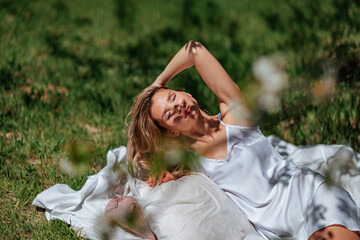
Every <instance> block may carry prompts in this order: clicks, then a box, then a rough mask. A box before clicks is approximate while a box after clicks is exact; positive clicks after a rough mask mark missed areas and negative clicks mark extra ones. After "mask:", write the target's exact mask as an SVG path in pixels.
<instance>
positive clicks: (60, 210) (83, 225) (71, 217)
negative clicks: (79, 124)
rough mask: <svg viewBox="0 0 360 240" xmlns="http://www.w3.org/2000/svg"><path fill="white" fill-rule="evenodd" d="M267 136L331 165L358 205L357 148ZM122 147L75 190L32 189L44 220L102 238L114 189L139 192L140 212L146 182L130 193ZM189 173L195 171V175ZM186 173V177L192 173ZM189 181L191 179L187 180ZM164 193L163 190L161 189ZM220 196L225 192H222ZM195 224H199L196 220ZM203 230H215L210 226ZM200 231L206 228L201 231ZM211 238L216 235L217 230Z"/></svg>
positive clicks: (283, 149)
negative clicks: (302, 143) (121, 170)
mask: <svg viewBox="0 0 360 240" xmlns="http://www.w3.org/2000/svg"><path fill="white" fill-rule="evenodd" d="M269 140H270V141H271V143H272V144H273V145H274V147H275V149H277V150H278V152H279V153H280V154H281V155H282V156H283V157H284V158H288V159H290V160H291V161H293V162H294V163H295V164H297V165H300V166H306V167H310V168H312V169H313V170H316V171H319V172H321V173H323V174H325V173H328V172H330V169H335V170H332V172H330V173H331V174H332V176H333V177H334V178H335V180H336V181H338V182H340V183H341V184H342V185H343V186H344V188H345V189H346V190H347V191H348V192H349V193H350V195H351V196H352V197H353V198H354V200H355V202H356V203H357V204H358V206H360V188H359V186H360V174H359V169H360V154H358V153H356V152H354V151H353V150H352V149H351V148H349V147H345V146H342V145H330V146H326V145H314V146H301V147H296V146H294V145H292V144H290V143H287V142H285V141H282V140H281V139H279V138H277V137H274V136H269ZM125 153H126V148H125V147H123V146H122V147H119V148H117V149H114V150H110V151H109V152H108V154H107V165H106V166H105V167H104V168H103V169H102V170H101V171H100V172H99V173H98V174H96V175H93V176H89V177H88V179H87V181H86V182H85V184H84V186H83V187H82V188H81V189H80V190H79V191H74V190H72V189H71V188H70V187H69V186H67V185H65V184H56V185H54V186H52V187H50V188H49V189H46V190H44V191H43V192H41V193H40V194H39V195H37V197H36V198H35V199H34V201H33V204H34V205H36V206H38V207H41V208H44V209H45V215H46V218H47V220H51V219H60V220H62V221H64V222H67V223H68V224H70V225H71V226H73V227H74V228H76V229H80V231H81V232H80V233H83V234H85V235H86V237H87V238H89V239H101V232H102V231H103V230H104V229H103V228H102V227H101V222H100V223H99V219H101V218H102V217H103V215H104V211H105V206H106V204H107V203H108V201H109V199H110V198H112V197H113V196H114V195H115V194H120V195H132V196H134V195H137V196H134V197H135V198H138V200H139V205H142V207H143V208H144V209H143V210H145V213H146V206H147V207H149V206H151V199H149V200H150V201H144V199H143V198H141V196H139V192H138V191H135V190H134V189H137V190H139V186H142V189H143V190H142V191H145V192H146V188H144V186H143V183H141V182H139V181H138V182H137V184H140V185H137V188H134V186H136V185H132V186H133V187H132V189H133V191H135V192H134V193H135V194H133V193H132V192H131V191H130V187H129V183H127V181H126V176H124V175H123V176H119V175H118V174H116V173H115V169H116V168H118V167H119V165H124V164H126V160H125ZM329 166H330V168H329ZM194 176H195V177H196V176H199V175H194ZM189 177H190V179H191V176H189ZM180 180H181V181H184V179H183V180H182V179H179V180H177V181H180ZM177 181H175V182H173V183H171V182H169V183H167V184H170V185H172V186H176V185H177V183H176V182H177ZM189 182H192V180H191V181H189ZM206 182H207V181H205V183H206ZM130 183H131V181H130ZM192 184H193V183H192ZM206 184H207V183H206ZM170 185H166V184H164V185H161V186H160V187H159V188H158V189H159V190H154V191H158V192H155V195H154V196H157V197H158V196H161V192H162V191H163V190H165V189H166V188H169V186H170ZM210 185H211V184H210ZM210 185H209V186H210ZM215 187H216V185H215ZM174 189H175V188H174ZM204 189H206V188H204ZM216 191H217V190H215V192H216ZM205 192H206V191H205ZM147 194H149V193H147ZM159 194H160V195H159ZM164 194H165V195H166V193H164ZM165 195H164V196H165ZM210 195H211V194H209V196H210ZM215 195H216V194H215ZM144 196H145V195H144ZM166 196H168V195H166ZM224 196H226V195H225V193H224ZM219 199H222V197H219V196H218V197H217V198H216V199H215V200H214V201H215V202H216V201H220V200H219ZM180 200H181V199H180ZM201 201H203V199H199V202H198V204H201ZM221 201H222V200H221ZM193 204H196V203H193ZM154 206H155V205H154ZM159 206H160V205H158V207H159ZM199 206H201V205H199ZM148 209H149V208H148ZM220 210H221V209H220ZM220 210H219V211H220ZM227 211H228V210H227ZM150 212H151V211H150ZM239 213H240V212H239ZM239 213H236V214H239ZM204 214H205V215H204V216H206V211H204ZM240 215H241V214H240ZM154 216H155V217H156V215H153V217H154ZM151 217H152V216H151V215H149V216H147V221H148V222H150V221H151V222H152V223H156V222H157V221H158V220H159V219H152V220H151ZM192 220H194V219H188V222H191V221H192ZM158 222H159V221H158ZM160 222H161V221H160ZM240 222H241V221H240ZM195 224H198V223H195ZM240 224H241V223H240ZM149 225H151V224H149ZM199 226H201V225H200V224H199ZM205 227H206V226H205ZM240 227H243V229H245V230H244V233H251V232H252V230H249V226H248V225H246V224H245V225H244V226H240ZM153 228H154V229H153V230H155V233H156V231H158V230H156V226H153ZM208 230H209V231H214V232H216V231H215V229H208ZM199 232H202V233H206V231H199ZM158 234H159V232H158ZM161 234H162V233H161ZM161 234H160V235H161ZM245 235H246V234H245ZM244 237H246V236H244ZM112 238H113V239H123V240H138V239H140V238H138V237H135V236H133V235H131V234H129V233H127V232H125V231H123V230H122V229H120V228H116V230H115V232H114V233H113V235H112ZM183 239H186V238H183ZM210 239H211V238H210ZM214 239H216V236H215V238H214ZM245 239H246V240H250V239H259V238H258V235H256V234H250V235H248V236H247V238H245Z"/></svg>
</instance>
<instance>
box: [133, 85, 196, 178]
mask: <svg viewBox="0 0 360 240" xmlns="http://www.w3.org/2000/svg"><path fill="white" fill-rule="evenodd" d="M162 89H168V88H166V87H157V86H150V87H147V88H145V89H144V90H143V91H142V92H141V93H139V95H137V97H136V98H135V100H134V104H133V106H132V109H131V111H130V112H129V114H128V116H127V119H128V118H129V117H130V116H131V123H130V125H129V126H128V142H127V152H126V157H127V159H128V162H129V172H130V174H131V175H132V176H134V177H137V178H140V179H143V180H144V179H146V178H147V177H149V176H150V175H152V174H153V167H154V162H153V160H154V157H155V155H158V156H159V155H162V156H163V155H164V154H163V153H164V152H165V150H164V149H163V146H164V139H165V138H166V137H165V134H164V133H165V131H166V129H164V128H163V127H161V126H160V125H159V124H158V123H157V122H156V121H155V120H154V119H153V118H152V116H151V112H150V109H151V105H152V103H153V102H152V97H153V96H154V94H155V93H157V92H158V91H159V90H162ZM172 174H174V175H175V176H176V177H181V176H184V175H188V174H189V172H188V171H185V170H184V168H183V167H182V166H178V167H177V168H176V169H175V170H174V171H172Z"/></svg>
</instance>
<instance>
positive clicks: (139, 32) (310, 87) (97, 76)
mask: <svg viewBox="0 0 360 240" xmlns="http://www.w3.org/2000/svg"><path fill="white" fill-rule="evenodd" d="M359 15H360V6H359V4H358V3H356V1H341V0H323V1H279V0H276V1H257V2H255V3H254V2H253V1H249V0H244V1H230V0H226V1H215V0H208V1H205V0H204V1H190V0H174V1H160V0H156V1H146V0H137V1H130V0H122V1H120V0H118V1H115V0H109V1H99V0H87V1H85V0H76V1H68V0H47V1H44V0H39V1H32V2H29V1H26V0H18V1H12V0H0V35H1V37H0V56H1V57H0V152H1V155H0V166H1V169H0V174H1V178H0V194H1V195H0V196H1V200H0V201H1V202H0V203H1V204H0V212H1V214H0V216H1V217H0V218H1V225H0V238H1V239H27V238H33V239H44V238H46V239H76V236H75V234H74V232H73V231H71V230H69V229H68V227H67V225H66V224H64V223H62V222H60V221H51V222H47V221H46V220H45V217H44V213H43V212H40V211H37V210H36V209H35V207H33V206H32V205H31V202H32V201H33V199H34V198H35V196H36V195H37V194H38V193H40V192H41V191H43V190H44V189H46V188H48V187H50V186H52V185H54V184H56V183H65V184H68V185H69V186H70V187H72V188H74V189H79V188H81V186H82V185H83V183H84V182H85V181H86V177H87V176H88V175H91V174H94V173H97V172H98V171H99V170H100V169H101V168H102V167H103V166H104V165H105V164H106V159H105V157H106V152H107V150H108V149H111V148H115V147H117V146H119V145H125V144H126V129H125V116H126V114H127V112H128V110H129V108H130V106H131V102H132V99H133V98H134V97H135V96H136V95H137V93H139V91H141V89H143V88H144V87H145V86H147V85H148V84H149V83H151V82H152V81H153V80H154V79H155V78H156V76H157V75H158V74H160V72H161V71H162V69H163V68H164V67H165V66H166V64H167V63H168V61H169V60H170V59H171V57H172V56H173V55H174V54H175V53H176V52H177V50H178V49H180V47H181V46H183V45H184V44H185V43H186V42H187V41H188V40H198V41H200V42H202V43H203V44H204V45H205V46H206V47H207V48H208V49H209V51H210V52H212V53H213V55H214V56H215V57H216V58H217V59H219V61H220V62H221V63H222V65H223V66H224V67H225V69H226V70H227V71H228V73H229V75H230V76H231V77H232V78H233V79H234V81H236V82H237V83H238V85H239V86H240V87H241V88H242V89H243V91H244V93H245V95H246V96H247V97H248V98H249V99H251V96H252V89H253V88H252V87H254V84H253V82H255V81H256V80H255V79H254V77H253V75H252V71H251V66H252V64H253V62H254V61H255V60H256V59H257V58H259V57H260V56H264V55H265V56H266V55H274V54H279V53H280V54H282V55H283V56H285V58H286V61H287V67H286V72H287V73H288V77H289V81H290V87H289V88H288V89H287V90H286V91H285V92H284V94H283V97H282V107H281V109H279V111H275V112H271V113H264V114H263V115H262V118H261V120H260V125H261V127H262V129H263V132H264V133H265V134H276V135H278V136H280V137H282V138H283V139H285V140H287V141H289V142H291V143H294V144H297V145H305V144H316V143H324V144H334V143H342V144H347V145H349V146H351V147H353V148H354V149H355V150H357V151H360V144H359V142H360V126H359V125H360V123H359V119H360V116H359V114H360V83H359V77H360V74H359V69H360V49H359V43H360V29H359V28H360V18H359V17H358V16H359ZM327 68H333V69H335V70H337V74H336V79H337V83H338V84H337V87H336V91H335V92H334V93H333V94H332V95H331V96H330V97H327V98H321V97H319V94H318V92H319V91H316V84H315V83H316V82H317V81H318V80H320V79H321V78H322V76H323V74H324V71H325V70H326V69H327ZM324 69H325V70H324ZM170 85H171V86H172V87H176V88H177V87H182V88H183V89H185V90H186V91H189V92H190V93H191V94H192V95H193V96H196V98H197V99H198V101H199V104H200V106H201V107H203V108H204V109H206V110H207V111H208V112H210V113H212V114H216V113H217V112H218V109H217V103H216V98H215V96H214V95H213V94H212V93H211V92H210V91H209V90H208V89H207V88H206V86H205V85H204V84H203V83H202V80H201V79H200V77H199V76H198V74H197V73H196V71H195V70H194V69H191V70H188V71H186V72H184V73H181V74H180V75H179V76H177V77H176V78H175V79H174V80H173V81H172V82H171V83H170ZM249 86H250V87H249ZM314 93H315V94H314ZM320 95H321V94H320ZM82 146H85V148H84V149H82V148H81V147H82ZM71 147H75V150H76V151H80V152H79V154H80V155H81V154H85V155H86V154H88V155H86V156H85V157H84V158H85V159H88V160H89V162H86V170H84V171H81V172H80V173H79V174H77V175H74V176H69V175H66V174H63V173H62V172H61V171H60V167H59V160H60V159H63V158H64V157H66V156H71V153H70V152H71V149H72V148H71ZM81 156H83V155H81Z"/></svg>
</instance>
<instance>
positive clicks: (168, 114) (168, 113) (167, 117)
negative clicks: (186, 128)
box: [166, 111, 171, 120]
mask: <svg viewBox="0 0 360 240" xmlns="http://www.w3.org/2000/svg"><path fill="white" fill-rule="evenodd" d="M170 117H171V112H170V111H167V113H166V119H167V120H169V119H170Z"/></svg>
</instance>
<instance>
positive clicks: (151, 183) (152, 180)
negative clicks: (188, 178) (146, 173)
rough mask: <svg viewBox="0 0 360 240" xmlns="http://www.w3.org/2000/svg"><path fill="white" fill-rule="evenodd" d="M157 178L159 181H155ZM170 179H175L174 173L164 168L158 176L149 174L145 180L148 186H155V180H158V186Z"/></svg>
mask: <svg viewBox="0 0 360 240" xmlns="http://www.w3.org/2000/svg"><path fill="white" fill-rule="evenodd" d="M158 178H159V179H158ZM157 180H159V181H157ZM172 180H176V177H175V175H173V174H171V173H169V172H168V171H166V170H164V171H162V172H161V173H160V174H159V175H158V176H157V175H155V174H154V175H151V176H150V177H149V178H148V180H146V183H147V184H148V185H149V187H155V186H156V183H157V182H158V185H159V186H160V185H161V184H162V183H166V182H169V181H172Z"/></svg>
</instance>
